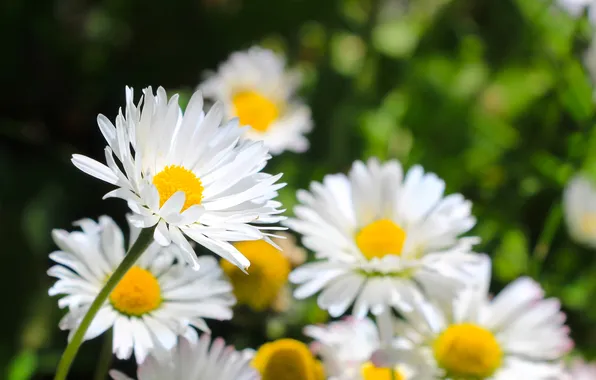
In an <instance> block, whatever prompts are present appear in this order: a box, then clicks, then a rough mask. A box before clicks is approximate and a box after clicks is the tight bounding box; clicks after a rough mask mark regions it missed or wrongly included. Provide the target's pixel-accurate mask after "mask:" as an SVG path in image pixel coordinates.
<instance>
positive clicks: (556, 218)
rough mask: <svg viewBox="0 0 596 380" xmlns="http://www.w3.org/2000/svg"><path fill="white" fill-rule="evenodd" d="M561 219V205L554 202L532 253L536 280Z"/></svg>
mask: <svg viewBox="0 0 596 380" xmlns="http://www.w3.org/2000/svg"><path fill="white" fill-rule="evenodd" d="M562 219H563V210H562V208H561V204H560V203H559V202H556V203H555V204H553V205H552V207H551V208H550V211H549V213H548V216H547V217H546V222H544V228H543V229H542V232H541V233H540V236H539V237H538V242H537V243H536V246H535V247H534V252H533V253H532V256H533V259H534V260H533V261H534V263H533V264H534V277H535V278H537V277H538V276H539V275H540V270H541V269H542V263H543V262H544V260H545V259H546V256H547V255H548V251H549V249H550V245H551V243H552V241H553V239H554V237H555V234H556V233H557V230H558V229H559V225H560V224H561V221H562Z"/></svg>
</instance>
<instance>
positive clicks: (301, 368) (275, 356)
mask: <svg viewBox="0 0 596 380" xmlns="http://www.w3.org/2000/svg"><path fill="white" fill-rule="evenodd" d="M251 365H252V366H253V367H254V368H256V369H257V371H259V373H260V374H261V379H262V380H281V379H284V380H285V379H287V380H325V374H324V370H323V366H322V365H321V363H320V362H319V361H318V360H317V359H315V357H314V356H313V355H312V353H311V352H310V351H309V349H308V346H307V345H306V344H304V343H302V342H300V341H298V340H295V339H278V340H276V341H273V342H268V343H265V344H264V345H262V346H261V347H260V348H259V350H258V351H257V352H256V354H255V355H254V357H253V359H252V362H251Z"/></svg>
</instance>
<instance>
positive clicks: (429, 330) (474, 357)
mask: <svg viewBox="0 0 596 380" xmlns="http://www.w3.org/2000/svg"><path fill="white" fill-rule="evenodd" d="M490 270H491V266H490V260H489V259H488V258H485V260H484V261H483V265H482V267H481V268H480V271H479V272H478V283H477V286H474V287H470V288H467V289H466V290H465V291H463V292H462V293H461V295H460V297H459V298H457V299H456V301H455V302H454V304H453V307H452V308H451V309H450V310H441V309H440V308H438V307H437V306H436V305H433V304H430V303H427V302H424V301H421V302H417V303H415V305H414V308H413V309H411V310H410V311H408V312H404V313H403V316H404V318H405V321H398V322H397V323H396V324H397V327H396V336H397V337H398V342H399V344H398V346H399V347H402V348H403V349H400V350H406V351H407V350H413V351H414V352H417V353H418V354H419V355H418V357H419V358H424V360H425V361H426V363H427V365H429V366H431V367H433V368H434V372H435V375H434V376H433V377H431V379H444V378H449V379H479V380H480V379H495V380H510V379H532V380H541V379H543V380H547V379H550V380H554V379H561V378H562V376H563V366H562V362H561V360H560V359H561V358H562V356H563V355H564V354H565V353H567V352H568V351H569V350H570V349H571V347H572V341H571V339H570V338H569V335H568V334H569V329H568V328H567V326H564V321H565V315H564V314H563V313H562V312H561V310H560V306H561V305H560V303H559V301H558V300H556V299H544V298H543V297H544V293H543V291H542V289H541V288H540V285H539V284H537V283H536V282H534V281H533V280H531V279H530V278H526V277H524V278H520V279H518V280H516V281H514V282H513V283H512V284H510V285H509V286H507V287H506V288H505V289H504V290H503V291H502V292H501V293H500V294H498V295H497V296H496V297H495V298H494V299H492V300H490V297H489V295H488V288H489V284H490V278H491V276H490ZM400 350H394V355H393V356H394V358H395V360H398V359H399V357H400Z"/></svg>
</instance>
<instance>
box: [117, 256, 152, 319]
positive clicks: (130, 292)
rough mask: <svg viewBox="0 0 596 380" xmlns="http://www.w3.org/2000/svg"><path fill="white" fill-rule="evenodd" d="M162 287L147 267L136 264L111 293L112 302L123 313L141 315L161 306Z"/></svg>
mask: <svg viewBox="0 0 596 380" xmlns="http://www.w3.org/2000/svg"><path fill="white" fill-rule="evenodd" d="M161 301H162V300H161V288H160V286H159V282H158V281H157V278H155V276H154V275H153V274H152V273H151V272H149V271H148V270H146V269H143V268H140V267H138V266H134V267H132V268H130V270H129V271H128V272H126V274H125V275H124V277H123V278H122V280H121V281H120V282H119V283H118V285H116V288H115V289H114V290H113V291H112V293H111V294H110V303H111V304H112V307H114V309H116V310H118V311H119V312H120V313H122V314H126V315H132V316H137V317H139V316H141V315H143V314H146V313H149V312H151V311H153V310H155V309H157V308H158V307H159V305H160V304H161Z"/></svg>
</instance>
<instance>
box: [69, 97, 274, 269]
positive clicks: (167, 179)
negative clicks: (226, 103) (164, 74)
mask: <svg viewBox="0 0 596 380" xmlns="http://www.w3.org/2000/svg"><path fill="white" fill-rule="evenodd" d="M141 103H143V107H142V109H141ZM222 115H223V110H222V106H221V104H219V103H216V104H215V105H214V106H213V107H212V108H211V110H210V111H209V112H208V113H207V115H205V114H204V112H203V98H202V96H201V94H200V93H199V92H197V93H195V94H194V95H193V96H192V98H191V99H190V101H189V103H188V106H187V107H186V113H185V114H184V116H183V115H182V111H181V109H180V107H179V106H178V95H174V96H173V97H172V98H171V99H170V100H168V98H167V95H166V92H165V90H164V89H163V88H161V87H160V88H159V89H158V90H157V94H153V91H152V90H151V87H149V88H147V89H146V90H145V91H144V99H142V100H141V101H140V102H139V104H138V105H135V104H134V103H133V91H132V89H130V88H128V87H127V88H126V112H125V115H122V112H120V114H119V115H118V116H117V117H116V126H115V127H114V125H113V124H112V123H111V122H110V121H109V120H108V119H107V118H106V117H105V116H103V115H99V116H98V118H97V122H98V124H99V129H100V130H101V133H102V134H103V136H104V138H105V139H106V141H107V143H108V145H109V146H107V147H106V149H105V153H106V162H107V166H106V165H104V164H101V163H99V162H97V161H95V160H93V159H91V158H88V157H85V156H81V155H78V154H75V155H73V158H72V162H73V163H74V165H75V166H76V167H77V168H79V169H81V170H82V171H84V172H85V173H87V174H90V175H92V176H94V177H97V178H99V179H101V180H103V181H106V182H108V183H111V184H113V185H115V186H116V187H117V189H116V190H114V191H111V192H109V193H108V194H106V195H105V198H107V197H116V198H122V199H125V200H126V201H127V202H128V206H129V207H130V209H131V210H132V211H133V212H134V213H135V214H134V217H133V219H132V220H133V223H134V224H135V225H136V226H137V227H141V228H148V227H152V226H155V225H157V228H156V229H155V234H154V238H155V240H156V241H157V242H158V243H159V244H161V245H163V246H167V245H169V244H170V242H174V243H175V244H176V245H178V246H179V247H180V248H181V249H182V250H183V251H184V252H185V253H186V255H187V260H188V261H189V262H190V263H191V264H192V265H193V267H194V268H195V269H196V268H197V266H198V260H197V259H196V256H195V254H194V251H193V249H192V246H191V245H190V244H189V242H188V241H186V239H185V238H184V235H186V236H188V237H190V238H191V239H192V240H194V241H196V242H197V243H199V244H201V245H203V246H204V247H206V248H207V249H210V250H212V251H213V252H215V253H217V254H218V255H220V256H221V257H223V258H224V259H226V260H230V261H231V262H232V263H234V265H237V266H238V267H240V268H242V269H246V268H248V266H249V265H250V263H249V261H248V260H247V259H246V258H245V257H244V256H242V254H240V253H239V252H238V251H237V250H236V249H235V248H234V247H233V246H232V245H231V244H230V243H229V241H238V240H257V239H262V238H264V237H265V238H267V236H266V234H264V232H263V230H266V229H275V227H265V226H263V225H267V224H270V223H276V222H278V221H280V220H281V219H282V217H280V216H278V214H279V213H280V212H281V211H279V210H278V209H277V208H278V207H280V206H281V204H280V203H279V202H276V201H273V200H272V199H273V198H274V197H275V196H276V195H277V192H276V190H277V189H279V188H281V187H283V186H284V185H283V184H276V183H275V182H276V181H277V180H278V179H279V178H280V177H281V174H279V175H276V176H271V175H269V174H265V173H261V170H262V169H263V167H264V166H265V164H266V162H267V160H268V159H269V158H270V156H269V155H268V154H267V149H266V148H265V147H264V146H263V145H262V143H259V142H244V143H241V144H238V138H239V137H240V135H241V134H242V130H241V129H239V128H238V125H237V123H235V122H229V123H226V124H224V125H221V126H220V124H221V122H222ZM114 156H116V158H117V159H118V160H119V161H120V166H119V165H118V164H117V163H116V161H115V160H114ZM251 223H252V224H251Z"/></svg>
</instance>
